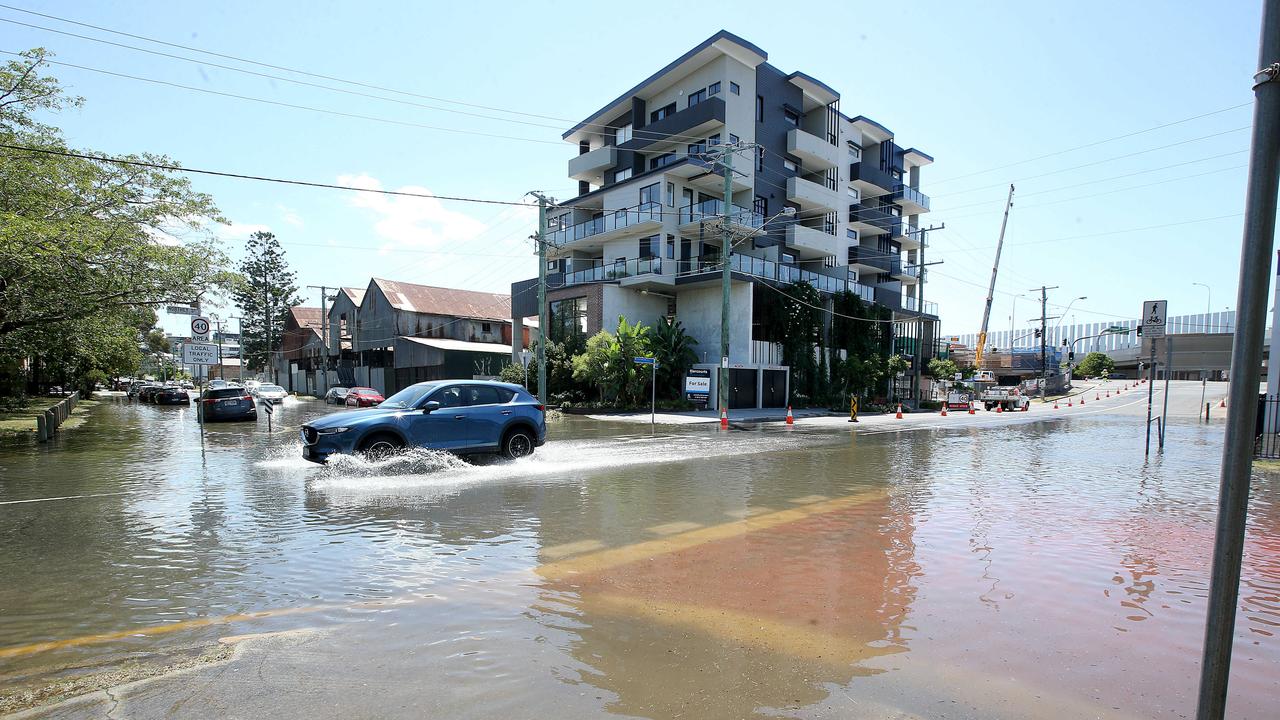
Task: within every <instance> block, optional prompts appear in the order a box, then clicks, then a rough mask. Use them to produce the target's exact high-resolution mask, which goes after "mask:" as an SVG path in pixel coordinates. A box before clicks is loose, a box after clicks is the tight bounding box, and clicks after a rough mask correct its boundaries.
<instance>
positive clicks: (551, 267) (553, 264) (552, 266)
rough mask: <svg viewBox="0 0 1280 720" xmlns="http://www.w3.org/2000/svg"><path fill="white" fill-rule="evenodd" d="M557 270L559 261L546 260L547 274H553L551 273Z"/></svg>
mask: <svg viewBox="0 0 1280 720" xmlns="http://www.w3.org/2000/svg"><path fill="white" fill-rule="evenodd" d="M559 269H560V261H559V260H548V261H547V272H549V273H553V272H557V271H558V270H559Z"/></svg>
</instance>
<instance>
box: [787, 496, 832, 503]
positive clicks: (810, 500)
mask: <svg viewBox="0 0 1280 720" xmlns="http://www.w3.org/2000/svg"><path fill="white" fill-rule="evenodd" d="M830 499H831V498H830V497H828V496H826V495H805V496H804V497H798V498H791V499H790V500H788V501H787V502H789V503H794V504H796V505H808V504H809V503H816V502H822V501H823V500H830Z"/></svg>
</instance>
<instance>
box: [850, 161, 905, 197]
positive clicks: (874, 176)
mask: <svg viewBox="0 0 1280 720" xmlns="http://www.w3.org/2000/svg"><path fill="white" fill-rule="evenodd" d="M849 182H851V183H855V184H857V185H859V186H861V189H862V191H863V192H862V194H863V195H864V196H875V195H883V194H886V193H891V192H893V188H894V187H895V186H897V185H900V184H902V183H901V181H899V180H898V179H897V178H895V177H894V176H892V175H890V174H889V173H887V172H885V171H884V170H881V169H880V168H878V167H875V166H873V165H869V164H867V163H865V162H856V163H853V164H852V165H850V166H849ZM868 186H869V187H868Z"/></svg>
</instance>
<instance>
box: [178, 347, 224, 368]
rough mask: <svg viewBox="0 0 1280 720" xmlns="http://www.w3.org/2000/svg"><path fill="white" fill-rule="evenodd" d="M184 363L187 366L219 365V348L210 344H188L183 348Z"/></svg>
mask: <svg viewBox="0 0 1280 720" xmlns="http://www.w3.org/2000/svg"><path fill="white" fill-rule="evenodd" d="M182 362H183V363H184V364H186V365H217V364H218V346H217V345H213V344H209V343H186V344H184V345H183V346H182Z"/></svg>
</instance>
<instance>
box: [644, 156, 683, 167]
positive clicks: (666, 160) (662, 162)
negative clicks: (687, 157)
mask: <svg viewBox="0 0 1280 720" xmlns="http://www.w3.org/2000/svg"><path fill="white" fill-rule="evenodd" d="M678 159H679V158H677V157H676V154H675V153H666V154H665V155H659V156H658V157H656V158H653V159H651V160H650V161H649V169H650V170H657V169H658V168H661V167H666V166H668V165H670V164H671V163H673V162H675V161H676V160H678Z"/></svg>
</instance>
